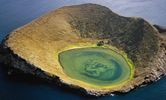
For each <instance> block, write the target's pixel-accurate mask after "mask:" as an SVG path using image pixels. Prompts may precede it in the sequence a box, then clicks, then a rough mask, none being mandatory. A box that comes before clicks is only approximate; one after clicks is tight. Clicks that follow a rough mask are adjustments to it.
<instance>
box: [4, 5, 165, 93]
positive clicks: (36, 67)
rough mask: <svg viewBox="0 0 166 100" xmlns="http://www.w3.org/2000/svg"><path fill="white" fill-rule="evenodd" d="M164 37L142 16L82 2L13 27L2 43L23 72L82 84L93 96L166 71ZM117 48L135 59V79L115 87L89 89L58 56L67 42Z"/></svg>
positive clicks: (12, 62) (130, 86) (7, 57)
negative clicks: (116, 11)
mask: <svg viewBox="0 0 166 100" xmlns="http://www.w3.org/2000/svg"><path fill="white" fill-rule="evenodd" d="M165 39H166V38H165V36H163V35H162V34H161V33H159V32H158V30H157V29H156V28H155V27H153V26H152V25H150V24H149V23H148V22H147V21H145V20H144V19H142V18H130V17H123V16H120V15H118V14H115V13H114V12H112V11H111V10H110V9H108V8H106V7H104V6H100V5H96V4H83V5H76V6H67V7H62V8H60V9H57V10H55V11H52V12H50V13H48V14H46V15H44V16H42V17H40V18H38V19H36V20H34V21H32V22H31V23H29V24H27V25H25V26H23V27H21V28H19V29H16V30H14V31H13V32H11V33H10V34H9V36H7V37H6V38H5V39H4V41H3V42H2V44H1V54H2V55H3V58H4V59H3V62H4V63H6V64H8V65H10V66H12V67H14V68H17V69H20V70H22V71H23V72H24V73H30V74H33V75H37V76H39V77H41V78H46V79H48V80H60V81H61V82H62V83H64V84H67V85H71V86H74V87H77V88H78V87H79V88H82V89H84V90H85V91H86V92H87V93H89V94H91V95H96V96H99V95H104V94H111V93H114V92H128V91H130V90H132V89H134V88H136V87H138V86H141V85H145V84H148V83H150V82H153V81H156V80H158V79H160V77H161V76H163V75H165V73H166V40H165ZM101 41H102V43H103V44H107V45H111V46H115V47H117V48H118V49H119V50H123V51H124V52H125V53H127V55H128V57H129V58H130V59H131V60H132V61H133V62H134V65H135V74H134V78H133V79H132V80H131V81H129V82H128V83H126V84H125V85H123V86H121V87H119V88H114V89H94V88H89V87H88V88H87V87H86V86H85V85H83V84H82V83H80V84H79V85H78V81H76V80H73V79H71V78H70V77H68V76H66V75H65V74H64V72H63V69H62V68H61V67H59V66H60V65H58V62H56V61H57V59H58V58H57V57H56V55H57V54H58V52H59V51H61V50H63V49H64V48H66V47H67V46H68V45H80V44H81V45H87V44H89V43H90V44H98V43H99V42H101Z"/></svg>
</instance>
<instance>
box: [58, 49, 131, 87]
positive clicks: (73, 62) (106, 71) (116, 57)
mask: <svg viewBox="0 0 166 100" xmlns="http://www.w3.org/2000/svg"><path fill="white" fill-rule="evenodd" d="M59 62H60V64H61V66H62V67H63V70H64V72H65V73H66V74H67V75H68V76H70V77H72V78H74V79H77V80H81V81H84V82H87V83H89V84H93V85H96V86H111V85H117V84H121V83H122V82H124V81H126V80H128V79H129V78H130V75H131V69H130V66H129V65H128V63H127V62H126V60H125V58H123V57H122V56H121V55H120V54H118V53H117V52H115V51H113V50H111V49H108V48H103V47H88V48H78V49H71V50H67V51H63V52H61V53H60V54H59Z"/></svg>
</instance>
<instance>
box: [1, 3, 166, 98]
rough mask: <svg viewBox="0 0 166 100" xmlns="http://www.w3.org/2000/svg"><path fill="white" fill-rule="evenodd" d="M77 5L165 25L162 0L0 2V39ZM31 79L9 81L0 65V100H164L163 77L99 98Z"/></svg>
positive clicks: (165, 12) (165, 8) (26, 77)
mask: <svg viewBox="0 0 166 100" xmlns="http://www.w3.org/2000/svg"><path fill="white" fill-rule="evenodd" d="M81 3H97V4H101V5H105V6H107V7H109V8H110V9H112V10H113V11H114V12H116V13H118V14H120V15H123V16H138V17H143V18H144V19H146V20H148V21H149V22H150V23H152V24H159V25H162V26H166V20H165V18H166V7H165V5H166V0H0V40H2V39H3V38H4V37H5V36H6V35H7V34H8V33H9V32H11V31H12V30H14V29H16V28H18V27H20V26H22V25H25V24H26V23H28V22H31V21H32V20H34V19H35V18H37V17H39V16H41V15H42V14H45V13H47V12H49V11H51V10H53V9H57V8H59V7H62V6H67V5H74V4H81ZM33 80H34V81H33ZM35 80H36V79H35V78H30V79H29V78H28V76H24V77H21V76H16V77H12V78H11V77H9V76H8V75H7V72H6V71H5V70H4V68H3V65H0V100H67V99H70V100H166V85H165V84H166V77H165V78H162V79H161V80H159V81H158V82H155V83H153V84H151V85H148V86H146V87H142V88H139V89H137V90H134V91H131V92H129V93H127V94H121V95H115V96H113V97H111V96H105V97H99V98H94V97H89V96H85V95H81V93H78V92H77V91H72V90H70V89H65V88H63V87H58V86H55V85H49V84H47V83H43V82H38V81H35Z"/></svg>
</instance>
